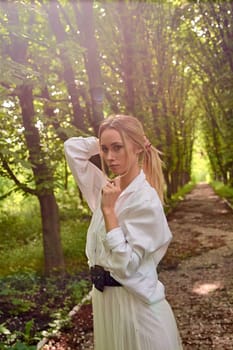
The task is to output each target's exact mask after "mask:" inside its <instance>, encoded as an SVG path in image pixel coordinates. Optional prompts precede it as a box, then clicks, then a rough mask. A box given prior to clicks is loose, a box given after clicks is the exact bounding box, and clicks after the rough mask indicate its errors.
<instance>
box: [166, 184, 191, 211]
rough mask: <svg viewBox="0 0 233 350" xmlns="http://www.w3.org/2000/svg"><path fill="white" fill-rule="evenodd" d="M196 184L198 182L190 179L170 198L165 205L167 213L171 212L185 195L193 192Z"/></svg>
mask: <svg viewBox="0 0 233 350" xmlns="http://www.w3.org/2000/svg"><path fill="white" fill-rule="evenodd" d="M195 186H196V183H195V182H193V181H190V182H189V183H187V184H186V185H185V186H183V187H182V188H180V189H179V190H178V192H177V193H175V194H174V195H172V197H171V199H169V200H168V201H167V203H166V205H165V208H164V210H165V213H166V214H168V213H170V212H171V211H172V210H173V209H174V208H175V207H176V205H177V204H178V203H179V202H180V201H182V200H183V199H184V197H185V195H186V194H188V193H189V192H191V191H192V189H193V188H194V187H195Z"/></svg>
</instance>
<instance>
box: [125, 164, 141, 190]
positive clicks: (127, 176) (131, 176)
mask: <svg viewBox="0 0 233 350" xmlns="http://www.w3.org/2000/svg"><path fill="white" fill-rule="evenodd" d="M139 173H140V168H137V169H134V171H129V172H127V173H126V174H125V175H121V176H120V186H121V191H123V190H124V189H125V188H126V187H128V186H129V184H130V183H131V182H132V181H133V180H134V179H135V178H136V177H137V176H138V175H139Z"/></svg>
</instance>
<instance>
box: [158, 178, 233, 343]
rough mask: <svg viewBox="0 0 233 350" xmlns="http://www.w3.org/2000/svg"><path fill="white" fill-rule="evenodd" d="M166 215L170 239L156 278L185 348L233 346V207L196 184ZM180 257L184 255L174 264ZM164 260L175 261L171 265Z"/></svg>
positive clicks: (210, 190) (207, 186)
mask: <svg viewBox="0 0 233 350" xmlns="http://www.w3.org/2000/svg"><path fill="white" fill-rule="evenodd" d="M168 220H169V225H170V228H171V230H172V232H173V235H174V239H173V242H172V244H171V245H170V247H169V251H168V255H167V256H166V257H165V260H164V262H163V264H164V265H165V266H164V267H165V269H164V270H163V269H162V270H161V273H160V279H161V281H162V282H163V283H164V284H165V287H166V293H167V298H168V300H169V301H170V303H171V305H172V308H173V310H174V313H175V315H176V318H177V323H178V327H179V330H180V333H181V337H182V340H183V345H184V350H191V349H192V350H199V349H200V350H207V349H208V350H209V349H217V350H230V349H233V211H232V209H231V208H229V206H227V204H226V202H225V201H224V200H222V199H221V198H219V197H218V196H217V195H216V194H215V193H214V191H213V190H212V188H211V187H210V186H209V185H207V184H199V185H198V186H196V187H195V188H194V190H193V191H192V192H191V193H190V194H188V195H187V196H186V197H185V199H184V200H183V201H182V202H180V203H179V205H178V206H177V208H176V209H175V210H174V211H173V212H172V213H171V215H169V216H168ZM169 255H170V256H173V258H171V257H170V256H169ZM179 256H180V257H181V259H182V256H183V258H184V259H183V260H180V261H179V263H178V265H177V267H175V265H176V263H177V260H176V258H177V257H179ZM185 256H186V258H185ZM166 260H167V261H169V260H170V261H171V262H172V261H173V263H171V269H170V270H169V269H166ZM172 265H174V269H172Z"/></svg>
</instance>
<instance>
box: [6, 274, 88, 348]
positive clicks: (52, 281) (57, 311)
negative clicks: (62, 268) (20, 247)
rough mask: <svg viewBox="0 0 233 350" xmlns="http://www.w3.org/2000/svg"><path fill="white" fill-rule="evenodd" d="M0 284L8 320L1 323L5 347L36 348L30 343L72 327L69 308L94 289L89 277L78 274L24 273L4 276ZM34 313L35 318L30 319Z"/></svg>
mask: <svg viewBox="0 0 233 350" xmlns="http://www.w3.org/2000/svg"><path fill="white" fill-rule="evenodd" d="M0 283H1V287H2V288H1V295H0V299H1V303H2V305H3V309H2V310H3V312H4V314H3V315H4V319H5V322H4V323H2V324H1V325H0V344H1V345H2V349H8V348H11V347H12V348H13V349H15V348H17V349H18V348H20V346H24V347H25V348H26V347H27V346H28V349H33V347H30V346H32V345H33V344H36V343H37V342H38V341H39V340H40V339H41V338H42V337H44V336H48V335H52V334H56V333H57V331H58V330H60V329H61V328H64V327H69V323H70V317H69V316H68V313H69V311H70V310H71V309H72V308H73V307H74V306H75V305H77V304H78V303H80V302H81V300H82V299H83V297H84V296H85V295H86V294H87V293H88V292H89V290H90V288H91V284H90V282H89V280H84V279H82V278H80V277H79V276H76V275H67V276H66V277H63V278H61V277H58V278H57V277H53V278H47V279H44V278H42V277H41V276H39V275H37V274H35V273H34V274H22V273H21V274H17V275H11V276H7V277H4V278H1V279H0ZM4 305H5V307H4ZM34 314H36V318H31V319H29V320H28V317H29V316H30V315H34ZM3 315H1V317H3ZM44 320H46V322H45V321H44ZM0 348H1V347H0Z"/></svg>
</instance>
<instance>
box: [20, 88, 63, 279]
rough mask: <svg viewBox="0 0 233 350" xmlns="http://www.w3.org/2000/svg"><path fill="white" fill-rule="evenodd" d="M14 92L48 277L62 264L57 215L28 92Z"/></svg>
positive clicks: (31, 98)
mask: <svg viewBox="0 0 233 350" xmlns="http://www.w3.org/2000/svg"><path fill="white" fill-rule="evenodd" d="M18 91H19V95H18V96H19V101H20V106H21V109H22V117H23V125H24V128H25V139H26V143H27V148H28V151H29V158H30V161H31V164H32V170H33V173H34V179H35V183H36V193H37V197H38V199H39V202H40V209H41V220H42V230H43V243H44V244H43V246H44V259H45V273H46V274H47V275H49V274H51V273H53V272H54V271H55V270H56V271H60V272H64V270H65V264H64V257H63V252H62V246H61V240H60V225H59V213H58V207H57V203H56V199H55V196H54V192H53V176H52V172H51V170H50V169H49V167H48V165H47V164H46V161H45V157H44V154H43V152H42V150H41V147H40V135H39V133H38V129H37V128H36V127H35V124H34V106H33V96H32V88H31V87H30V86H24V85H22V86H20V87H19V88H18Z"/></svg>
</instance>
